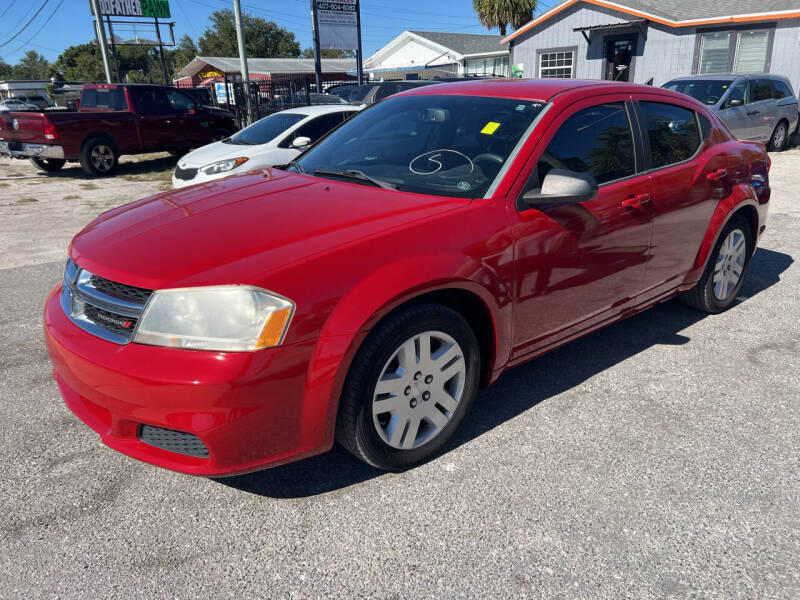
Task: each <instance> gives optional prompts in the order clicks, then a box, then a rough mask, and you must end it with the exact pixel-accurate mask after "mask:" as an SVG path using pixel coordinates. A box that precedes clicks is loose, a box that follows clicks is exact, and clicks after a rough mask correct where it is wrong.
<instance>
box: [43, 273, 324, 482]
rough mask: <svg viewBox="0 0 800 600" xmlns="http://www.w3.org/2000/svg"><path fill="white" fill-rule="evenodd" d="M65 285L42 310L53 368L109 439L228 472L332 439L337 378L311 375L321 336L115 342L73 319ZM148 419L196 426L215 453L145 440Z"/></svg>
mask: <svg viewBox="0 0 800 600" xmlns="http://www.w3.org/2000/svg"><path fill="white" fill-rule="evenodd" d="M60 290H61V286H60V285H59V286H57V287H56V289H55V290H54V291H53V292H52V293H51V294H50V296H49V297H48V299H47V303H46V305H45V310H44V330H45V340H46V343H47V350H48V352H49V354H50V360H51V361H52V363H53V376H54V377H55V379H56V381H57V382H58V386H59V388H60V390H61V394H62V396H63V398H64V402H65V403H66V405H67V406H68V407H69V408H70V410H72V412H74V413H75V415H77V416H78V417H79V418H80V419H81V420H82V421H84V422H85V423H86V424H87V425H88V426H89V427H91V428H92V429H93V430H94V431H95V432H97V433H98V434H99V435H100V438H101V440H102V441H103V442H104V443H105V444H106V445H108V446H110V447H111V448H114V449H116V450H119V451H120V452H122V453H124V454H127V455H129V456H132V457H133V458H137V459H139V460H143V461H145V462H149V463H152V464H155V465H158V466H161V467H165V468H168V469H172V470H175V471H180V472H183V473H189V474H193V475H204V476H223V475H232V474H237V473H245V472H249V471H255V470H258V469H262V468H265V467H268V466H275V465H278V464H282V463H285V462H290V461H292V460H297V459H300V458H304V457H306V456H312V455H314V454H319V453H321V452H324V451H326V450H328V449H329V448H330V447H331V445H332V443H333V435H332V434H333V430H332V423H333V417H335V403H334V404H331V402H330V398H331V395H330V394H331V389H332V388H331V385H332V383H333V381H332V379H333V378H332V377H317V378H315V385H314V386H309V385H308V381H309V380H310V379H311V375H310V373H311V371H312V369H310V367H309V365H310V364H311V363H312V361H313V356H314V352H315V349H317V345H318V342H317V341H309V342H303V343H298V344H293V345H290V346H284V347H280V348H271V349H268V350H261V351H257V352H240V353H237V352H206V351H192V350H181V349H174V348H161V347H156V346H146V345H142V344H135V343H129V344H115V343H113V342H109V341H106V340H103V339H100V338H98V337H96V336H93V335H91V334H90V333H87V332H85V331H83V330H82V329H80V328H79V327H77V326H76V325H75V324H74V323H72V322H71V321H70V320H69V319H68V318H67V316H66V315H65V314H64V312H63V310H62V308H61V305H60V302H59V294H60ZM331 410H333V416H332V415H331ZM144 425H150V426H152V427H157V428H163V429H169V430H174V431H178V432H183V433H189V434H192V435H194V436H197V438H199V439H200V440H201V441H202V442H203V444H204V445H205V447H206V448H207V449H208V457H207V458H199V457H197V456H189V455H185V454H181V453H177V452H171V451H167V450H164V449H162V448H159V447H156V446H153V445H151V444H148V443H145V442H143V441H142V440H141V439H140V435H141V431H142V430H143V429H142V426H144Z"/></svg>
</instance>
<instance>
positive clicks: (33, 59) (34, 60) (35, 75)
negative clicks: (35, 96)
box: [11, 50, 51, 79]
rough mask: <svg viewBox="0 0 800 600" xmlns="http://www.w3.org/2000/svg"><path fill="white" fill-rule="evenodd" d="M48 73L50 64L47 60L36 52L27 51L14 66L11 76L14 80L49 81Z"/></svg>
mask: <svg viewBox="0 0 800 600" xmlns="http://www.w3.org/2000/svg"><path fill="white" fill-rule="evenodd" d="M50 73H51V68H50V63H49V62H48V61H47V59H46V58H45V57H44V56H42V55H41V54H39V53H38V52H36V50H28V51H27V52H26V53H25V56H23V57H22V58H21V59H20V61H19V62H18V63H17V64H16V65H14V67H13V69H12V71H11V76H12V77H13V78H14V79H49V78H50Z"/></svg>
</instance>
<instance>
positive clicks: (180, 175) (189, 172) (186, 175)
mask: <svg viewBox="0 0 800 600" xmlns="http://www.w3.org/2000/svg"><path fill="white" fill-rule="evenodd" d="M195 175H197V169H181V168H180V167H176V168H175V179H180V180H182V181H189V180H190V179H194V177H195Z"/></svg>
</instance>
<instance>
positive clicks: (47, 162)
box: [31, 158, 67, 173]
mask: <svg viewBox="0 0 800 600" xmlns="http://www.w3.org/2000/svg"><path fill="white" fill-rule="evenodd" d="M66 162H67V161H65V160H63V159H61V158H32V159H31V164H32V165H33V166H34V167H36V168H37V169H41V170H42V171H47V172H48V173H55V172H56V171H60V170H61V167H63V166H64V164H65V163H66Z"/></svg>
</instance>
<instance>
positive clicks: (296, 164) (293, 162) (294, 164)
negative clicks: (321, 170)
mask: <svg viewBox="0 0 800 600" xmlns="http://www.w3.org/2000/svg"><path fill="white" fill-rule="evenodd" d="M289 166H290V167H294V168H295V169H297V172H298V173H305V172H306V170H305V169H304V168H303V167H301V166H300V163H299V162H297V159H296V158H293V159H292V160H290V161H289Z"/></svg>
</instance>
